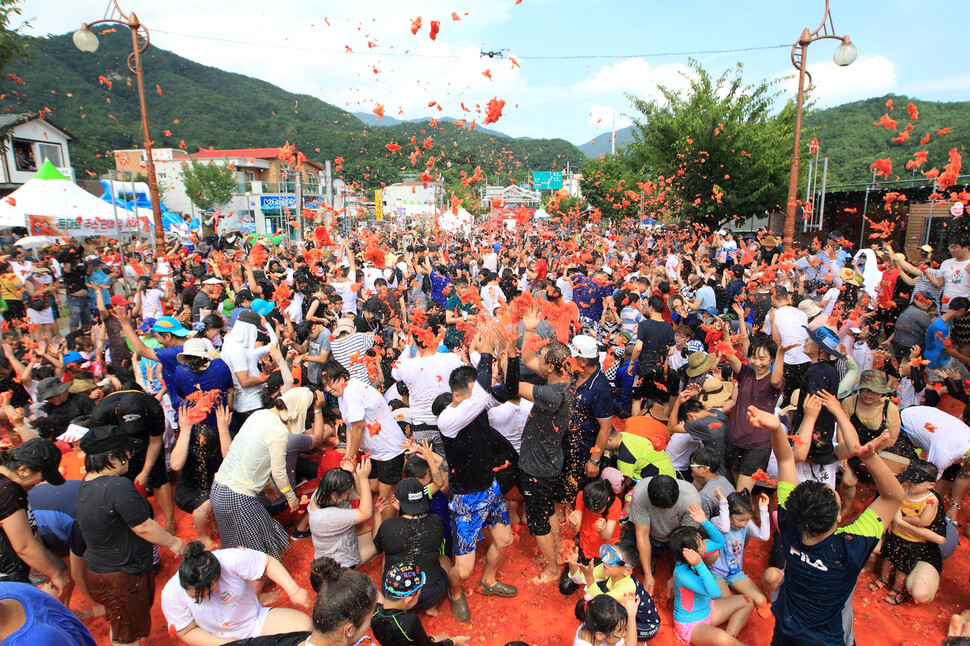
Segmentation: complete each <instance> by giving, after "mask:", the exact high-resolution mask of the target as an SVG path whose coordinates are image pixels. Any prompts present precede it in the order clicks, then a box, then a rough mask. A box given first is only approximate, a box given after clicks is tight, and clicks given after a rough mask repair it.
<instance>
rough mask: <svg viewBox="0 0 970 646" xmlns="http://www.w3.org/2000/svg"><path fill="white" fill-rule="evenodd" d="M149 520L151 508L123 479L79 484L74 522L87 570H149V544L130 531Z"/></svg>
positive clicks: (136, 572) (98, 480) (95, 480)
mask: <svg viewBox="0 0 970 646" xmlns="http://www.w3.org/2000/svg"><path fill="white" fill-rule="evenodd" d="M151 517H152V507H151V505H150V504H148V501H147V500H145V499H144V498H143V497H142V496H141V494H139V493H138V490H137V489H135V485H134V484H133V483H132V482H131V480H128V479H127V478H121V477H116V476H101V477H99V478H94V479H93V480H85V481H84V482H83V483H81V491H80V492H79V493H78V498H77V522H78V525H80V526H81V532H82V533H83V534H84V539H85V541H86V542H87V551H86V552H85V553H84V560H85V562H86V563H87V565H88V567H89V568H91V570H92V571H94V572H102V573H104V572H127V573H128V574H143V573H145V572H148V571H149V570H151V568H152V544H151V543H149V542H148V541H146V540H145V539H143V538H141V537H140V536H138V535H137V534H136V533H135V532H133V531H131V528H132V527H136V526H138V525H141V524H142V523H143V522H145V521H146V520H148V519H149V518H151Z"/></svg>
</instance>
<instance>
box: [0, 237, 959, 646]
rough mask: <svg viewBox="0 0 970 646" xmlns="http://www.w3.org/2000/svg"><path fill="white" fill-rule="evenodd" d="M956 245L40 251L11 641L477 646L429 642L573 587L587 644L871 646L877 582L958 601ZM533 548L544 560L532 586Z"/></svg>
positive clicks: (9, 416) (4, 486)
mask: <svg viewBox="0 0 970 646" xmlns="http://www.w3.org/2000/svg"><path fill="white" fill-rule="evenodd" d="M959 231H960V229H959V228H958V227H954V228H953V232H952V233H951V239H950V241H949V248H948V253H947V254H939V253H937V251H936V250H934V249H932V248H930V247H927V246H924V247H922V248H920V249H917V250H911V251H912V254H911V255H907V254H906V253H903V252H897V251H896V250H894V249H893V248H892V246H891V245H890V244H889V243H888V242H879V241H877V244H873V245H871V246H870V247H869V248H864V249H860V250H856V251H853V250H852V245H851V244H849V243H848V242H847V241H846V240H845V239H844V238H843V237H842V235H841V234H840V233H839V232H838V231H832V232H831V233H830V234H828V235H827V236H824V237H823V238H821V239H820V238H816V239H815V240H813V241H812V243H811V244H810V245H809V247H808V248H806V249H798V248H796V250H794V251H792V250H785V249H783V248H782V247H781V245H780V244H779V239H778V238H777V237H776V236H775V235H774V234H773V233H772V232H770V231H767V230H760V231H757V232H750V233H746V234H743V235H741V234H736V233H734V232H731V231H727V230H723V229H722V230H713V231H712V230H707V229H704V228H703V227H699V226H686V225H685V226H683V227H682V228H677V227H676V226H665V227H660V226H651V225H645V224H638V223H633V222H623V223H620V222H614V223H612V224H609V225H607V224H605V223H603V224H602V225H599V224H596V225H593V224H590V225H588V226H585V227H579V228H576V227H574V228H567V227H561V228H549V226H547V225H522V224H521V223H520V225H519V228H518V230H515V231H511V230H507V229H505V228H504V227H495V228H489V227H483V228H482V229H480V230H476V231H475V232H474V233H473V234H471V235H467V236H465V235H460V234H459V235H455V234H446V233H443V232H441V231H440V230H437V229H436V228H431V229H424V228H420V227H417V228H399V229H398V230H394V229H392V228H384V229H379V230H376V231H370V230H368V229H362V230H360V231H358V232H356V233H354V234H352V235H349V236H346V237H340V236H334V237H332V236H331V232H330V231H329V229H327V227H325V226H321V227H317V228H316V229H315V230H309V231H307V232H306V233H307V235H306V239H305V240H293V241H290V242H288V243H283V244H282V246H278V245H277V244H274V242H273V241H272V240H269V239H263V238H250V239H246V240H244V239H242V238H241V237H238V236H231V237H230V238H226V239H223V238H219V239H209V240H207V241H204V242H203V241H198V240H196V239H195V238H194V237H192V236H189V237H183V238H180V239H179V240H177V241H175V242H174V243H173V244H172V246H170V247H168V248H166V249H150V248H147V247H143V246H140V245H135V244H123V245H118V244H114V243H112V242H110V241H109V242H106V243H104V244H101V245H100V246H94V245H90V244H87V245H81V244H78V243H70V244H64V245H60V246H59V247H51V248H45V249H41V250H38V251H31V252H28V253H24V252H23V251H22V250H20V249H19V248H15V250H14V251H13V253H12V254H10V255H9V256H8V257H6V258H4V259H2V260H0V297H2V301H0V310H2V313H3V314H2V315H3V323H2V341H3V345H2V350H3V354H2V356H0V393H2V395H0V429H2V431H3V435H4V438H3V441H4V443H5V448H3V449H2V450H0V636H2V637H4V638H6V640H9V643H11V644H21V643H23V644H26V643H28V642H29V641H33V642H35V643H45V644H46V643H50V644H78V643H85V644H87V643H94V641H93V639H92V637H91V634H90V632H89V628H91V629H94V627H95V626H97V625H99V624H100V622H107V624H108V626H109V634H110V640H111V642H112V643H115V644H135V643H139V642H140V640H142V639H144V638H146V637H148V636H149V635H150V634H151V632H152V612H151V611H152V608H153V607H158V606H160V608H161V612H162V614H163V615H164V618H165V622H166V624H167V628H168V632H169V634H170V636H171V639H172V640H180V641H182V642H184V643H186V644H190V645H195V644H199V645H203V644H223V643H238V644H248V645H249V646H262V645H267V646H269V645H278V646H289V645H295V644H308V645H311V644H314V645H318V644H342V645H344V644H345V645H347V646H350V645H353V644H357V643H359V642H360V641H362V640H363V639H364V638H365V636H366V635H368V634H370V635H373V638H374V639H376V640H377V641H378V642H379V643H380V644H382V646H398V645H403V644H417V645H420V644H432V643H434V644H457V645H460V644H466V643H472V642H473V641H474V640H475V635H474V634H471V635H467V636H461V635H453V636H449V635H444V634H438V635H429V634H428V631H426V629H425V627H424V625H423V622H422V616H423V618H424V621H425V622H427V621H428V620H429V618H431V617H435V616H436V615H438V614H439V613H440V612H442V611H448V612H450V613H451V615H453V616H454V618H455V619H456V620H457V621H458V622H460V623H467V622H469V621H471V620H472V619H473V612H472V608H471V606H470V604H469V602H468V595H469V593H471V592H472V591H474V592H475V594H476V595H481V596H492V597H496V598H499V599H502V598H505V599H512V598H518V599H519V600H521V599H523V598H525V599H528V598H529V597H530V595H533V594H535V592H536V590H538V589H541V588H546V587H548V588H551V589H553V590H554V589H555V588H556V587H558V590H559V592H560V593H561V594H562V595H564V598H565V597H568V600H569V603H568V607H569V610H568V611H567V612H566V613H564V617H563V621H567V622H573V624H572V625H574V626H575V637H574V642H573V643H574V645H575V646H589V645H592V646H600V645H602V644H611V645H614V644H626V645H627V646H634V645H635V644H643V643H645V642H646V641H649V640H652V639H655V638H657V637H658V636H660V635H668V636H670V638H671V639H676V640H679V641H680V642H683V643H688V644H696V645H699V646H708V645H711V646H715V645H716V646H720V645H727V646H730V645H733V644H740V643H744V642H745V639H746V637H745V635H746V634H747V635H750V634H751V631H750V630H748V628H749V625H750V624H751V623H752V622H765V623H766V624H767V625H768V626H769V628H766V629H765V630H764V631H762V633H764V632H771V633H772V635H773V636H772V642H771V643H773V644H805V645H808V644H813V645H814V644H825V645H832V646H835V645H839V646H849V645H851V644H854V643H855V636H854V631H853V621H852V600H853V597H854V595H855V594H856V593H857V584H858V583H859V580H860V575H861V576H862V578H863V582H864V584H865V585H864V587H865V588H866V589H867V590H866V594H870V593H871V594H874V595H876V599H877V602H878V603H885V604H889V605H894V606H898V605H902V604H931V603H939V601H935V599H936V596H937V592H938V591H939V587H940V581H941V575H942V572H943V569H944V568H945V567H947V565H946V559H947V558H948V557H949V556H950V555H952V554H953V552H954V550H955V549H956V546H957V543H958V541H959V535H960V530H959V522H960V521H961V520H962V521H965V520H966V517H965V515H963V514H962V513H961V512H962V509H963V507H962V505H963V504H964V498H965V494H966V492H967V488H968V485H970V425H968V421H970V409H966V411H967V412H964V410H965V404H966V403H967V402H968V401H970V394H968V384H970V381H968V380H970V300H968V299H970V267H968V265H970V238H967V239H964V238H963V237H961V235H962V234H960V233H959ZM944 255H946V256H948V257H946V258H944V257H943V256H944ZM65 318H66V321H65V320H64V319H65ZM65 476H66V477H65ZM180 516H185V517H186V522H185V523H181V524H180ZM156 517H157V518H158V520H156ZM189 517H190V520H189ZM179 527H181V528H182V529H181V530H180V529H178V528H179ZM189 527H191V529H188V528H189ZM486 533H487V534H488V537H487V539H486V536H485V534H486ZM527 535H528V536H529V537H531V538H528V539H526V540H525V541H522V542H521V543H520V545H529V546H530V549H531V546H532V545H533V543H532V540H533V539H534V549H535V551H536V552H537V553H538V558H537V561H536V562H537V563H538V566H537V568H536V569H535V571H531V572H524V573H523V572H518V571H515V572H513V571H510V570H509V568H507V567H506V566H505V563H506V556H507V554H508V551H509V550H510V549H513V546H514V545H515V544H516V541H517V540H518V539H520V538H525V537H526V536H527ZM752 539H755V540H756V541H763V542H766V543H768V544H770V558H769V559H768V565H767V567H764V566H763V567H760V568H754V567H752V565H751V562H750V561H749V563H748V565H747V566H746V565H745V558H744V557H745V551H746V549H747V547H748V545H749V543H750V541H751V540H752ZM298 541H307V544H308V545H312V549H313V560H312V562H310V561H308V562H306V563H294V562H292V560H291V559H289V557H288V556H287V551H288V550H290V549H291V548H292V546H293V545H294V544H295V543H297V542H298ZM668 552H669V554H668ZM163 560H164V561H174V563H175V564H177V567H175V568H174V569H175V570H176V573H175V574H174V576H172V577H171V578H170V579H168V580H161V581H156V578H157V577H158V572H159V569H160V566H161V564H162V562H163ZM374 561H378V563H379V565H375V566H373V567H369V564H370V563H371V562H374ZM658 561H662V562H663V563H664V567H661V568H660V569H659V570H658V567H657V565H658ZM480 562H481V563H482V566H481V567H476V566H477V564H478V563H480ZM284 563H286V565H285V566H284ZM668 566H669V567H668ZM362 570H363V572H362ZM864 571H865V572H867V574H863V572H864ZM479 572H480V574H479ZM668 572H669V574H668ZM365 573H370V575H368V574H365ZM35 586H36V587H35ZM156 589H157V590H158V591H159V592H158V594H157V595H156ZM45 592H46V593H49V594H45ZM75 592H76V594H75ZM156 597H157V598H156ZM655 600H656V602H655ZM668 600H669V603H668ZM499 603H503V602H501V601H499ZM504 603H507V608H508V612H509V613H513V612H515V611H516V606H517V602H516V601H508V602H504ZM68 608H72V609H73V612H72V610H68ZM669 608H672V612H671V611H670V610H669ZM939 613H940V614H943V615H952V621H951V623H950V626H949V628H948V631H949V633H950V635H951V636H950V637H949V638H948V640H949V641H948V643H950V644H961V643H970V614H964V613H963V612H962V608H950V607H946V608H944V607H940V608H939ZM665 624H667V625H666V626H665ZM746 630H748V632H746ZM469 632H472V631H469ZM516 636H518V635H516ZM38 637H40V638H41V642H37V638H38ZM524 637H525V638H526V639H528V635H525V636H524ZM964 639H965V640H966V641H962V640H964ZM4 643H7V641H5V642H4ZM670 643H673V642H672V641H671V642H670Z"/></svg>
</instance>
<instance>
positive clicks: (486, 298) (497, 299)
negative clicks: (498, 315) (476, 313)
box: [481, 285, 506, 318]
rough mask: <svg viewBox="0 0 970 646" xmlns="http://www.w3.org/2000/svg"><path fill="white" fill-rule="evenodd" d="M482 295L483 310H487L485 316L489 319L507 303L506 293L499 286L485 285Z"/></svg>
mask: <svg viewBox="0 0 970 646" xmlns="http://www.w3.org/2000/svg"><path fill="white" fill-rule="evenodd" d="M481 294H482V309H483V310H485V314H486V315H487V316H488V317H489V318H491V317H492V314H494V313H495V308H496V307H501V306H503V305H505V303H506V300H505V292H503V291H502V288H501V287H499V286H498V285H484V286H483V287H482V290H481Z"/></svg>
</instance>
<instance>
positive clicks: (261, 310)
mask: <svg viewBox="0 0 970 646" xmlns="http://www.w3.org/2000/svg"><path fill="white" fill-rule="evenodd" d="M274 307H276V304H275V303H271V302H269V301H267V300H263V299H262V298H257V299H256V300H254V301H253V304H252V305H250V306H249V309H251V310H252V311H254V312H256V313H257V314H259V315H260V316H266V315H267V314H269V313H270V312H272V311H273V308H274Z"/></svg>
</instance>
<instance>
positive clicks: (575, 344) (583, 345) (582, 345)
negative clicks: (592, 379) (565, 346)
mask: <svg viewBox="0 0 970 646" xmlns="http://www.w3.org/2000/svg"><path fill="white" fill-rule="evenodd" d="M599 353H600V350H599V344H598V343H597V342H596V339H594V338H593V337H591V336H589V335H587V334H577V335H576V336H574V337H573V340H572V341H570V342H569V354H570V355H572V356H574V357H582V358H584V359H595V358H596V357H598V356H599Z"/></svg>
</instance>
